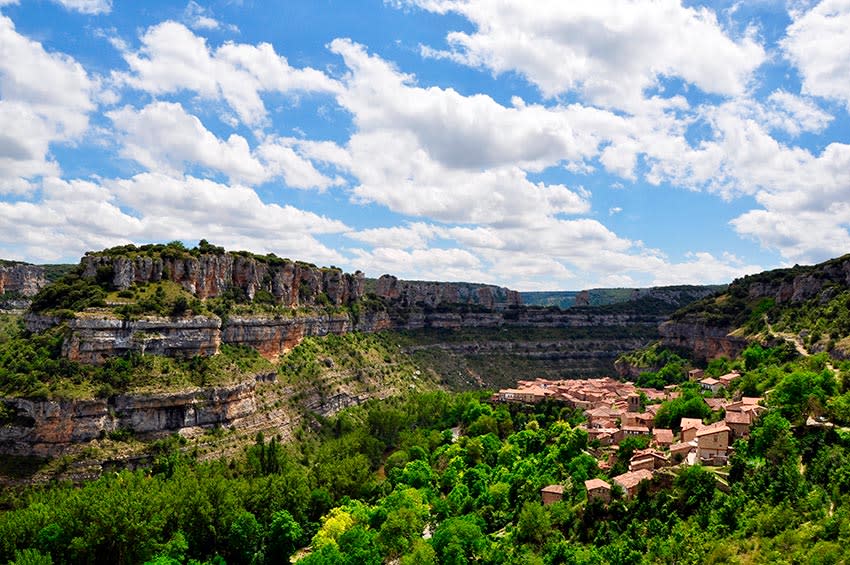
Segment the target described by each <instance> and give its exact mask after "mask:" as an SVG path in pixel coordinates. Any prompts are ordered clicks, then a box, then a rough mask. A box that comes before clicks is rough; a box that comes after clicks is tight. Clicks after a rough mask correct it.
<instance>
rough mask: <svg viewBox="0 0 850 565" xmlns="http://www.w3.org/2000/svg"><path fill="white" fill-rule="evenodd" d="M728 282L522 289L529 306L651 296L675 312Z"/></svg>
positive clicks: (600, 302) (573, 305)
mask: <svg viewBox="0 0 850 565" xmlns="http://www.w3.org/2000/svg"><path fill="white" fill-rule="evenodd" d="M726 286H727V285H676V286H656V287H650V288H641V289H635V288H592V289H588V290H556V291H540V292H521V293H520V294H521V296H522V301H523V304H525V305H527V306H557V307H558V308H563V309H567V308H576V307H582V306H610V305H612V304H621V303H624V302H634V301H637V300H641V299H645V298H651V299H655V300H658V301H661V302H663V303H666V304H668V305H669V306H670V307H671V310H670V311H671V312H672V311H674V310H677V309H679V308H682V307H684V306H687V305H688V304H690V303H691V302H694V301H696V300H701V299H703V298H705V297H707V296H710V295H712V294H715V293H717V292H720V291H722V290H724V289H725V288H726Z"/></svg>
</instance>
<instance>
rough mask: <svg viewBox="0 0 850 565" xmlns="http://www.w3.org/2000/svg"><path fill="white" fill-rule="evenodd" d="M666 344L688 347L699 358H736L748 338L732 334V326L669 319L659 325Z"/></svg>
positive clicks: (744, 346) (745, 345)
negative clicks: (716, 325) (724, 326)
mask: <svg viewBox="0 0 850 565" xmlns="http://www.w3.org/2000/svg"><path fill="white" fill-rule="evenodd" d="M658 331H659V332H660V333H661V338H662V341H663V342H664V345H666V346H668V347H675V348H680V349H688V350H690V351H692V352H693V354H694V356H695V357H697V358H699V359H708V360H710V359H717V358H718V357H727V358H729V359H734V358H735V357H737V356H738V355H740V354H741V352H742V351H743V350H744V349H746V347H747V340H746V339H744V338H742V337H736V336H732V335H730V332H731V329H730V328H723V327H713V326H708V325H706V324H704V323H688V322H674V321H667V322H664V323H662V324H661V325H660V326H659V327H658Z"/></svg>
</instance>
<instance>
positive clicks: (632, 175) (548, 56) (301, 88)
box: [0, 0, 850, 290]
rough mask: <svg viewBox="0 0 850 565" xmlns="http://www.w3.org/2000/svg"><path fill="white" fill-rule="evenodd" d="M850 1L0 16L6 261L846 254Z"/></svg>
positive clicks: (203, 2)
mask: <svg viewBox="0 0 850 565" xmlns="http://www.w3.org/2000/svg"><path fill="white" fill-rule="evenodd" d="M848 112H850V0H823V1H822V2H811V1H800V0H788V1H771V0H749V1H746V2H732V1H723V0H720V1H717V2H710V3H701V2H691V1H689V2H680V1H675V0H657V1H649V0H641V1H625V0H593V1H583V0H570V1H568V2H567V1H563V0H535V1H533V2H529V1H528V0H385V1H383V2H382V1H380V0H373V1H361V0H303V1H302V0H279V1H276V2H272V1H265V0H198V1H195V0H192V1H189V2H188V3H184V2H174V1H171V2H164V1H157V0H145V1H144V2H140V1H125V0H0V234H2V236H0V257H2V258H6V259H15V260H24V261H29V262H34V263H56V262H76V261H77V260H78V259H79V257H80V256H81V255H82V254H83V253H85V252H86V251H89V250H98V249H103V248H105V247H110V246H114V245H123V244H126V243H136V244H143V243H165V242H169V241H173V240H181V241H183V242H184V243H186V244H187V245H190V246H191V245H194V244H196V243H197V242H198V241H199V240H200V239H202V238H204V239H207V240H209V241H210V242H211V243H214V244H216V245H221V246H224V247H226V248H228V249H246V250H251V251H254V252H258V253H269V252H271V253H275V254H276V255H278V256H281V257H289V258H292V259H300V260H305V261H309V262H312V263H316V264H318V265H335V266H338V267H341V268H343V269H345V270H346V271H354V270H357V269H359V270H362V271H364V272H365V273H366V274H367V276H380V275H381V274H384V273H392V274H394V275H396V276H398V277H400V278H406V279H426V280H446V281H448V280H452V281H471V282H486V283H491V284H499V285H504V286H509V287H511V288H514V289H518V290H557V289H563V290H577V289H582V288H591V287H643V286H651V285H667V284H710V283H725V282H729V281H731V280H732V279H734V278H736V277H739V276H742V275H744V274H749V273H754V272H758V271H762V270H764V269H768V268H776V267H782V266H790V265H794V264H811V263H816V262H819V261H823V260H826V259H828V258H831V257H836V256H839V255H843V254H845V253H848V252H850V232H848V224H850V115H848Z"/></svg>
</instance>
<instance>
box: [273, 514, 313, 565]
mask: <svg viewBox="0 0 850 565" xmlns="http://www.w3.org/2000/svg"><path fill="white" fill-rule="evenodd" d="M303 535H304V531H303V530H302V529H301V525H300V524H299V523H298V522H296V521H295V518H293V517H292V514H290V513H289V512H287V511H286V510H279V511H277V512H275V513H274V514H272V521H271V524H270V525H269V533H268V536H267V542H266V561H267V562H269V563H286V562H288V561H289V558H290V557H291V556H292V554H293V553H295V550H296V549H297V548H298V546H299V545H300V543H301V537H302V536H303Z"/></svg>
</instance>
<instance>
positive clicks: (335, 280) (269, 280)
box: [81, 253, 364, 308]
mask: <svg viewBox="0 0 850 565" xmlns="http://www.w3.org/2000/svg"><path fill="white" fill-rule="evenodd" d="M81 263H82V268H83V271H82V272H83V276H84V277H89V278H95V277H98V276H99V275H100V276H103V275H102V273H104V272H105V273H107V274H108V276H109V279H110V282H111V285H112V287H114V288H116V289H127V288H130V286H131V285H132V284H133V283H147V282H157V281H161V280H170V281H173V282H175V283H177V284H180V285H181V286H182V287H183V288H184V289H186V291H188V292H191V293H192V294H194V295H195V296H197V297H198V298H200V299H202V300H204V299H206V298H214V297H216V296H221V295H222V294H224V293H225V292H227V291H230V290H232V289H238V290H240V291H242V292H244V293H245V295H246V296H247V297H248V298H250V299H253V298H254V297H255V296H256V294H257V292H258V291H260V290H265V291H266V292H269V293H270V294H271V295H272V296H274V298H275V300H276V301H277V302H278V303H279V304H283V305H285V306H288V307H291V308H296V307H299V306H313V305H315V304H317V303H319V302H321V301H322V299H323V298H325V297H326V300H327V301H329V303H330V304H332V305H335V306H342V305H347V304H351V303H352V302H355V301H357V300H359V299H360V298H362V297H363V284H364V276H363V273H361V272H360V271H357V272H355V273H353V274H348V273H343V272H342V271H340V270H339V269H336V268H319V267H316V266H314V265H309V264H307V263H301V262H297V261H290V260H288V259H278V258H270V257H256V256H245V255H240V254H234V253H221V254H212V253H207V254H200V255H198V256H193V255H189V254H181V255H178V256H176V257H173V256H162V255H147V254H136V255H111V254H98V253H89V254H87V255H86V256H85V257H83V258H82V261H81Z"/></svg>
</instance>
